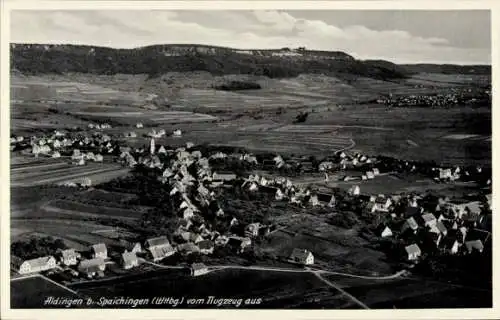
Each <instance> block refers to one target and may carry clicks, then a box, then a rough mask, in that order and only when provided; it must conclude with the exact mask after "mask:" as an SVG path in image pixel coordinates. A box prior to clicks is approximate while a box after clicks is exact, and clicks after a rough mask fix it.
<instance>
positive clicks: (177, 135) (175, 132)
mask: <svg viewBox="0 0 500 320" xmlns="http://www.w3.org/2000/svg"><path fill="white" fill-rule="evenodd" d="M172 135H173V136H174V137H180V136H182V131H181V130H180V129H177V130H174V132H173V133H172Z"/></svg>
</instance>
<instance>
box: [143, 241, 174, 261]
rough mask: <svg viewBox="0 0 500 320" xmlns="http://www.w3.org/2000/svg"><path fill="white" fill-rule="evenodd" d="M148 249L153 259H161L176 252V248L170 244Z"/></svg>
mask: <svg viewBox="0 0 500 320" xmlns="http://www.w3.org/2000/svg"><path fill="white" fill-rule="evenodd" d="M148 251H149V253H150V254H151V257H152V258H153V261H160V260H162V259H164V258H167V257H170V256H171V255H173V254H174V253H175V249H174V248H173V247H172V246H171V245H170V244H165V245H161V246H153V247H149V248H148Z"/></svg>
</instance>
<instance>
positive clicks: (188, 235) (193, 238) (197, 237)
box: [180, 232, 203, 244]
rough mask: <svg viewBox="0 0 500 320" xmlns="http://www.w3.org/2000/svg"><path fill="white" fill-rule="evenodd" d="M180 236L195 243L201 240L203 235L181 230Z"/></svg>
mask: <svg viewBox="0 0 500 320" xmlns="http://www.w3.org/2000/svg"><path fill="white" fill-rule="evenodd" d="M180 236H181V238H182V239H183V240H184V241H186V242H192V243H195V244H196V243H199V242H202V241H203V237H202V236H201V235H199V234H198V233H194V232H182V233H181V234H180Z"/></svg>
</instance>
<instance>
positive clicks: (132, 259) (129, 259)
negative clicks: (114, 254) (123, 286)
mask: <svg viewBox="0 0 500 320" xmlns="http://www.w3.org/2000/svg"><path fill="white" fill-rule="evenodd" d="M120 262H121V264H122V266H123V269H126V270H128V269H132V268H134V267H137V266H138V265H139V259H137V255H136V254H135V252H128V251H125V252H124V253H122V256H121V260H120Z"/></svg>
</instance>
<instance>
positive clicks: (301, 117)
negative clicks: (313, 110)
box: [294, 112, 309, 123]
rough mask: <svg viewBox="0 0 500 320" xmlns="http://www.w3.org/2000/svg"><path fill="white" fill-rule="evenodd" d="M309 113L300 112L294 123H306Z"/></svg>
mask: <svg viewBox="0 0 500 320" xmlns="http://www.w3.org/2000/svg"><path fill="white" fill-rule="evenodd" d="M308 116H309V112H300V113H299V114H298V115H297V117H295V121H294V123H302V122H306V120H307V117H308Z"/></svg>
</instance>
